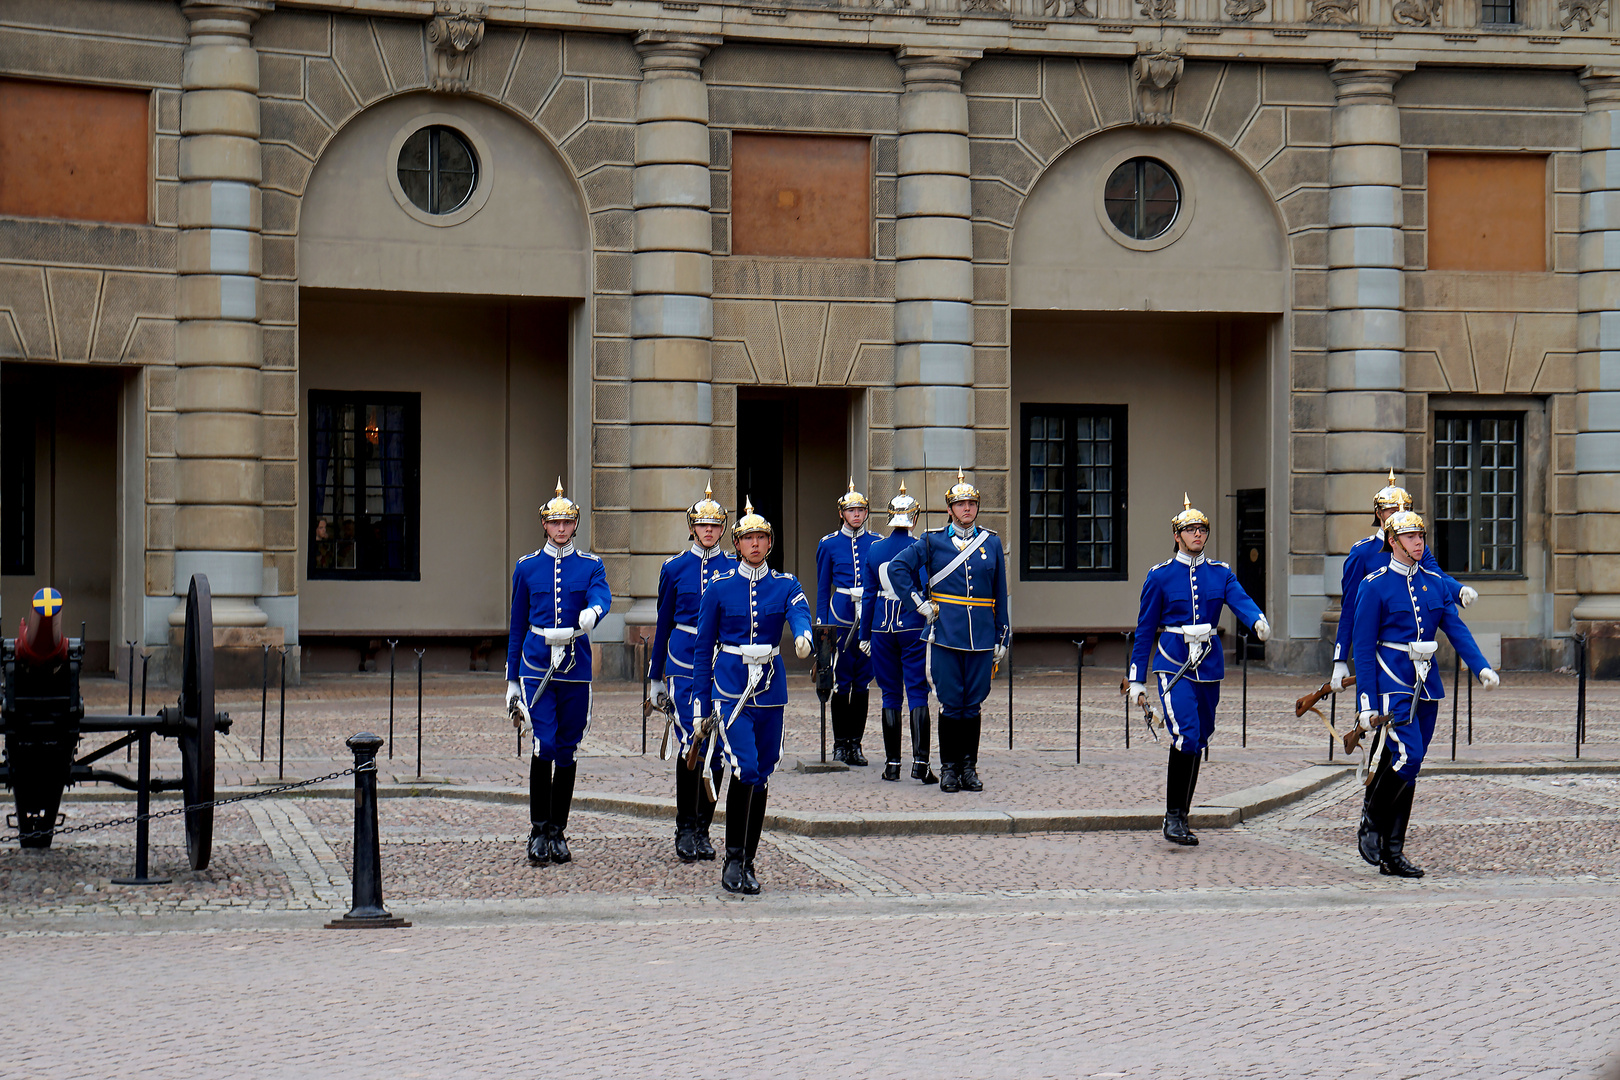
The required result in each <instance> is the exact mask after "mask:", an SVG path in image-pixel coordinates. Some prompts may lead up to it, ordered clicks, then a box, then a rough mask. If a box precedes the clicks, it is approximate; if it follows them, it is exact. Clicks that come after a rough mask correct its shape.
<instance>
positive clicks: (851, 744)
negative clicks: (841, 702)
mask: <svg viewBox="0 0 1620 1080" xmlns="http://www.w3.org/2000/svg"><path fill="white" fill-rule="evenodd" d="M871 696H872V695H871V692H870V691H867V690H851V691H850V692H849V712H848V713H847V714H846V716H845V720H844V723H845V725H846V726H845V728H844V731H845V733H846V734H845V742H844V754H845V757H844V760H845V761H846V762H848V763H849V764H851V765H865V764H867V761H866V755H865V754H864V753H862V752H861V739H863V738H865V736H866V708H867V705H868V704H869V703H870V700H871Z"/></svg>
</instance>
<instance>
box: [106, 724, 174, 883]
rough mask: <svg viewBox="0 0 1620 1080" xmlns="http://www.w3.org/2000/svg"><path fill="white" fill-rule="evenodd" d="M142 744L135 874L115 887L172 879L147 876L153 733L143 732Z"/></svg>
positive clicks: (116, 881) (137, 788) (139, 739)
mask: <svg viewBox="0 0 1620 1080" xmlns="http://www.w3.org/2000/svg"><path fill="white" fill-rule="evenodd" d="M136 741H137V742H138V743H139V744H140V748H141V749H140V765H139V766H138V768H139V770H140V771H139V772H138V773H137V774H136V776H137V784H136V787H135V814H136V821H135V873H133V874H131V875H130V876H129V877H127V878H113V884H114V885H167V884H168V883H169V881H170V880H171V879H169V878H155V877H151V876H149V875H148V874H147V872H146V871H147V861H146V856H147V846H148V845H147V841H148V839H149V837H150V835H151V826H152V823H151V821H150V820H149V819H148V818H147V814H148V813H150V812H151V809H152V733H151V732H150V731H142V732H141V733H140V736H139V737H138V738H137V739H136Z"/></svg>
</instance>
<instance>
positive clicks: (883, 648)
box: [861, 483, 939, 784]
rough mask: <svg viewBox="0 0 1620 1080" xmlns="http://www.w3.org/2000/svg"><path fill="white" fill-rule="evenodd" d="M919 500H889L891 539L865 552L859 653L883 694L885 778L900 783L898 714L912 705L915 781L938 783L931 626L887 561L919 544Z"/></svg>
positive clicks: (902, 492) (902, 495) (902, 489)
mask: <svg viewBox="0 0 1620 1080" xmlns="http://www.w3.org/2000/svg"><path fill="white" fill-rule="evenodd" d="M917 510H918V506H917V500H916V499H913V498H912V497H911V496H910V495H907V494H906V485H905V484H904V483H902V484H901V485H900V494H898V495H896V496H895V497H894V498H892V499H890V500H889V535H888V536H886V537H884V538H883V539H882V540H879V541H878V542H877V543H875V544H873V545H872V546H871V547H870V548H868V549H867V552H866V563H865V565H863V566H862V567H861V590H862V599H863V600H864V601H865V602H864V603H863V604H862V606H861V652H863V653H865V654H866V655H867V656H868V657H870V658H871V660H872V674H873V676H874V677H876V679H877V683H878V688H879V689H880V690H882V691H883V753H884V759H885V760H884V764H883V779H885V780H893V781H895V782H896V783H899V781H900V710H901V708H902V707H903V706H904V705H905V703H906V699H907V698H909V699H910V701H911V778H912V779H913V780H921V781H922V782H923V783H925V784H937V783H939V777H937V776H935V775H934V771H933V770H932V769H930V768H929V767H928V727H929V722H928V720H929V718H928V643H927V642H926V641H924V640H923V634H924V633H925V632H926V631H927V629H928V621H927V620H926V619H924V618H923V617H922V614H921V613H920V612H919V611H918V610H917V608H916V606H915V605H914V604H912V603H911V602H910V599H911V598H910V597H909V596H908V597H906V599H905V600H902V599H901V595H902V594H901V593H898V592H895V590H894V586H893V584H892V583H891V582H890V580H889V561H890V560H891V559H893V558H894V557H895V556H896V555H898V554H900V553H901V552H902V551H904V550H905V549H906V548H908V547H910V546H911V545H913V544H915V543H917V538H916V537H915V536H912V535H911V530H912V527H913V526H914V525H915V524H916V520H917Z"/></svg>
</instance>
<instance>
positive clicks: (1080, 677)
mask: <svg viewBox="0 0 1620 1080" xmlns="http://www.w3.org/2000/svg"><path fill="white" fill-rule="evenodd" d="M1085 687H1086V639H1085V638H1081V639H1080V640H1079V641H1076V642H1075V643H1074V763H1075V764H1076V765H1078V764H1080V734H1081V731H1082V730H1083V729H1082V727H1081V724H1080V695H1081V691H1083V690H1084V689H1085ZM1125 715H1126V717H1127V718H1128V717H1129V716H1130V713H1129V712H1127V713H1126V714H1125ZM1007 724H1008V725H1009V727H1010V726H1011V724H1012V714H1011V711H1010V710H1009V712H1008V716H1007ZM1125 729H1126V731H1129V730H1130V723H1129V720H1128V719H1127V722H1126V725H1125ZM1007 738H1008V741H1009V743H1010V742H1011V740H1012V735H1011V733H1009V734H1008V736H1007Z"/></svg>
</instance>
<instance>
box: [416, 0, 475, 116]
mask: <svg viewBox="0 0 1620 1080" xmlns="http://www.w3.org/2000/svg"><path fill="white" fill-rule="evenodd" d="M487 10H488V6H487V5H486V4H484V3H482V2H481V0H435V3H434V5H433V21H432V22H430V23H428V31H427V37H428V44H429V45H431V46H432V47H433V89H435V90H437V91H438V92H439V93H441V94H464V93H466V92H467V78H468V76H469V75H471V74H472V54H473V50H474V49H476V48H478V45H479V43H480V42H481V41H483V40H484V16H485V14H486V12H487Z"/></svg>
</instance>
